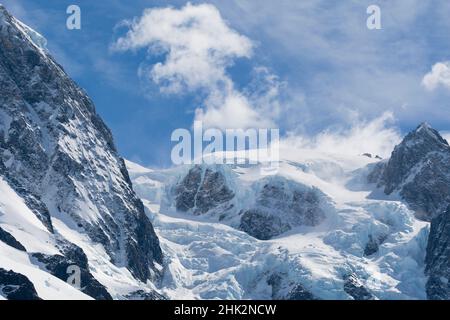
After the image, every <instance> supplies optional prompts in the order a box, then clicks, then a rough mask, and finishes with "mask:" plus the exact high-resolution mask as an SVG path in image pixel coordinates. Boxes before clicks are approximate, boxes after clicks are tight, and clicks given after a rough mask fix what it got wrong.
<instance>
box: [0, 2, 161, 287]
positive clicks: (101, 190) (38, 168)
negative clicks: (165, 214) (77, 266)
mask: <svg viewBox="0 0 450 320" xmlns="http://www.w3.org/2000/svg"><path fill="white" fill-rule="evenodd" d="M45 44H46V40H45V38H44V37H42V36H41V35H40V34H39V33H37V32H36V31H34V30H33V29H31V28H29V27H28V26H26V25H25V24H23V23H22V22H20V21H18V20H17V19H15V18H14V17H13V16H11V15H10V14H9V13H8V12H7V11H6V9H5V8H4V7H0V177H1V178H3V179H5V180H6V181H7V182H8V184H9V185H10V186H11V187H12V188H13V189H14V190H15V191H16V192H17V194H19V195H20V196H21V197H22V198H23V199H24V200H25V202H26V203H27V205H28V206H29V207H30V209H31V210H32V211H33V212H34V213H35V214H36V216H37V217H38V218H39V220H40V221H41V222H42V223H43V224H44V225H45V226H46V227H47V229H48V230H50V231H51V232H52V233H53V232H55V233H58V232H57V231H58V230H55V228H54V225H53V219H54V218H55V217H58V219H59V220H61V221H64V222H65V223H66V225H67V226H68V227H69V228H71V229H72V230H73V231H74V232H79V233H81V234H85V235H88V237H89V238H90V240H91V241H92V242H93V243H95V244H101V245H102V246H103V247H104V249H105V251H106V253H107V254H108V255H109V257H110V259H111V261H112V262H113V263H114V264H115V265H117V266H123V267H126V268H128V270H129V271H130V272H131V274H132V275H133V276H134V277H135V278H136V279H139V280H141V281H143V282H146V280H148V279H151V278H153V276H154V275H155V274H158V273H159V272H160V268H159V266H156V265H157V264H158V265H160V264H162V253H161V249H160V247H159V241H158V238H157V236H156V234H155V233H154V230H153V227H152V224H151V222H150V220H149V219H148V217H147V216H146V214H145V212H144V207H143V204H142V202H141V201H140V200H139V198H138V197H137V196H136V194H135V193H134V191H133V189H132V185H131V181H130V179H129V176H128V172H127V169H126V167H125V164H124V161H123V159H122V158H121V157H120V155H119V154H118V152H117V150H116V148H115V146H114V141H113V137H112V134H111V132H110V130H109V129H108V128H107V126H106V125H105V124H104V122H103V121H102V119H101V118H100V116H99V115H98V114H97V113H96V111H95V107H94V104H93V102H92V101H91V99H90V98H89V97H88V96H87V95H86V93H85V92H84V91H83V90H82V89H81V88H79V87H78V85H77V84H76V83H75V82H74V81H73V80H72V79H70V78H69V77H68V75H67V74H66V73H65V72H64V70H63V68H62V67H61V66H60V65H59V64H58V63H57V62H56V61H55V60H54V59H53V58H52V56H51V55H50V54H49V52H48V51H46V49H45ZM62 254H64V253H63V252H62ZM158 268H159V269H158Z"/></svg>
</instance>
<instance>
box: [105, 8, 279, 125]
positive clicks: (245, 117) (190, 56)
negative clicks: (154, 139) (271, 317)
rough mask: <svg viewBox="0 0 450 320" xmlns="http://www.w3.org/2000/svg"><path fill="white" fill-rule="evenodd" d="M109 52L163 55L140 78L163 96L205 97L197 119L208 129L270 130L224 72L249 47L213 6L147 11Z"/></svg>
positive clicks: (247, 55) (248, 54) (268, 122)
mask: <svg viewBox="0 0 450 320" xmlns="http://www.w3.org/2000/svg"><path fill="white" fill-rule="evenodd" d="M125 25H127V26H128V27H129V28H130V29H129V31H128V32H127V34H126V35H125V36H124V37H121V38H119V39H118V40H117V41H116V42H115V43H114V44H113V49H114V50H119V51H127V50H134V49H140V48H148V51H149V54H151V55H153V54H161V53H164V54H165V60H164V61H163V62H159V63H156V64H154V65H152V66H150V67H145V66H141V67H140V69H139V74H140V76H141V77H143V78H144V79H147V80H151V81H152V82H154V83H155V84H157V85H159V86H160V89H161V91H162V92H165V93H171V94H181V93H184V92H196V91H200V92H203V93H206V97H207V98H206V99H205V101H204V102H203V104H204V105H203V107H201V108H198V109H197V110H196V120H201V121H203V122H204V125H205V126H207V127H216V128H248V127H269V126H271V124H272V121H271V120H270V119H268V118H267V117H265V116H262V114H265V113H262V112H258V111H260V110H259V109H258V108H255V107H254V106H253V103H252V102H253V101H252V99H251V98H250V97H249V96H248V95H247V94H245V93H243V92H240V91H239V90H237V89H236V88H235V85H234V82H233V80H232V78H231V77H230V75H229V74H228V73H227V70H226V69H227V67H229V66H231V65H232V64H233V61H234V60H235V59H238V58H250V57H251V55H252V51H253V50H252V49H253V43H252V42H251V40H250V39H248V38H247V37H245V36H243V35H240V34H239V33H238V32H236V31H235V30H233V29H231V28H230V27H229V26H228V25H227V23H226V22H225V21H224V20H223V18H222V17H221V15H220V12H219V11H218V10H217V9H216V7H214V6H213V5H209V4H201V5H192V4H190V3H188V4H187V5H186V6H184V7H182V8H181V9H174V8H170V7H169V8H156V9H147V10H145V11H144V13H143V15H142V16H141V17H140V18H138V19H135V20H133V21H125Z"/></svg>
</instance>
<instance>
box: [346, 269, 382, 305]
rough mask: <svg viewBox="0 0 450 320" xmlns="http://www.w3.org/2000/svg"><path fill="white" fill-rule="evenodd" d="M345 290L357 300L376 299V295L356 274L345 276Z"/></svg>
mask: <svg viewBox="0 0 450 320" xmlns="http://www.w3.org/2000/svg"><path fill="white" fill-rule="evenodd" d="M344 291H345V292H346V293H348V294H349V295H350V296H351V297H352V298H353V299H355V300H374V299H375V297H374V295H373V294H372V293H370V291H369V290H367V289H366V288H365V287H364V285H363V284H362V283H361V282H360V281H359V279H358V278H357V277H356V275H354V274H350V275H348V276H346V277H344Z"/></svg>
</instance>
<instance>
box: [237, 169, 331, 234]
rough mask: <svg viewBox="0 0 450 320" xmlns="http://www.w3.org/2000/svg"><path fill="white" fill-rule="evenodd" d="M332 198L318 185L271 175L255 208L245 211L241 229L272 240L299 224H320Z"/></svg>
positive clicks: (258, 197)
mask: <svg viewBox="0 0 450 320" xmlns="http://www.w3.org/2000/svg"><path fill="white" fill-rule="evenodd" d="M328 201H329V200H328V199H327V197H326V195H325V194H323V193H322V192H321V191H320V190H319V189H317V188H313V187H311V188H310V187H306V186H303V185H300V184H296V183H293V182H290V181H288V180H286V179H284V178H280V177H275V178H267V179H264V182H263V184H262V187H261V188H260V190H259V192H258V196H257V199H256V203H255V204H254V205H253V208H252V209H250V210H247V211H245V212H244V213H243V214H242V217H241V224H240V229H241V230H243V231H245V232H247V233H248V234H250V235H252V236H254V237H255V238H257V239H260V240H268V239H271V238H272V237H274V236H278V235H280V234H282V233H284V232H286V231H288V230H290V229H292V228H293V227H296V226H311V227H312V226H317V225H319V224H320V223H321V222H322V221H323V220H324V219H325V217H326V213H325V210H326V203H327V202H328Z"/></svg>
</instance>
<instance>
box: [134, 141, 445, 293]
mask: <svg viewBox="0 0 450 320" xmlns="http://www.w3.org/2000/svg"><path fill="white" fill-rule="evenodd" d="M280 153H281V155H282V161H281V162H280V168H279V171H278V174H277V175H275V176H271V177H267V176H261V175H260V174H259V173H260V172H261V171H260V170H259V166H258V165H254V166H251V165H244V166H211V165H201V166H199V165H194V166H185V167H178V168H174V169H169V170H160V171H158V170H156V171H155V170H150V169H146V168H143V167H141V166H139V165H137V164H134V163H131V162H128V163H127V167H128V170H129V172H130V176H131V178H132V181H133V184H134V188H135V190H136V191H137V193H138V195H139V196H140V197H141V198H142V199H144V205H145V206H146V207H147V208H148V210H149V212H151V215H152V222H153V225H154V226H155V229H156V233H157V234H158V236H159V238H160V241H161V245H162V248H163V251H164V252H165V256H166V264H167V269H166V272H165V274H164V278H163V286H162V291H163V292H164V294H165V295H166V296H168V297H169V298H194V299H211V298H220V299H426V298H427V275H426V274H425V272H426V271H425V269H426V268H427V264H426V262H425V257H426V256H427V243H428V241H427V240H428V235H429V223H428V222H426V221H422V220H420V219H418V218H416V216H415V212H414V210H412V209H411V208H410V207H408V204H407V203H406V202H404V201H403V200H402V199H401V198H395V199H391V197H390V196H388V195H386V194H384V192H383V189H381V188H380V187H378V186H377V185H376V184H375V183H373V182H370V181H369V177H371V176H372V175H373V174H372V173H373V172H374V171H376V170H377V168H378V166H379V165H380V163H385V162H386V161H381V162H380V161H379V159H376V158H369V157H366V156H357V155H355V156H351V157H350V156H342V155H336V154H329V153H323V152H318V151H315V150H309V149H304V150H293V149H292V146H290V147H289V148H286V149H285V150H283V149H281V151H280ZM377 193H378V194H382V196H381V195H380V196H379V197H378V198H375V197H374V195H375V194H377ZM249 213H250V214H251V215H250V218H249ZM442 261H444V262H442ZM440 264H441V265H445V264H446V260H441V263H440ZM447 265H448V263H447Z"/></svg>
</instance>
